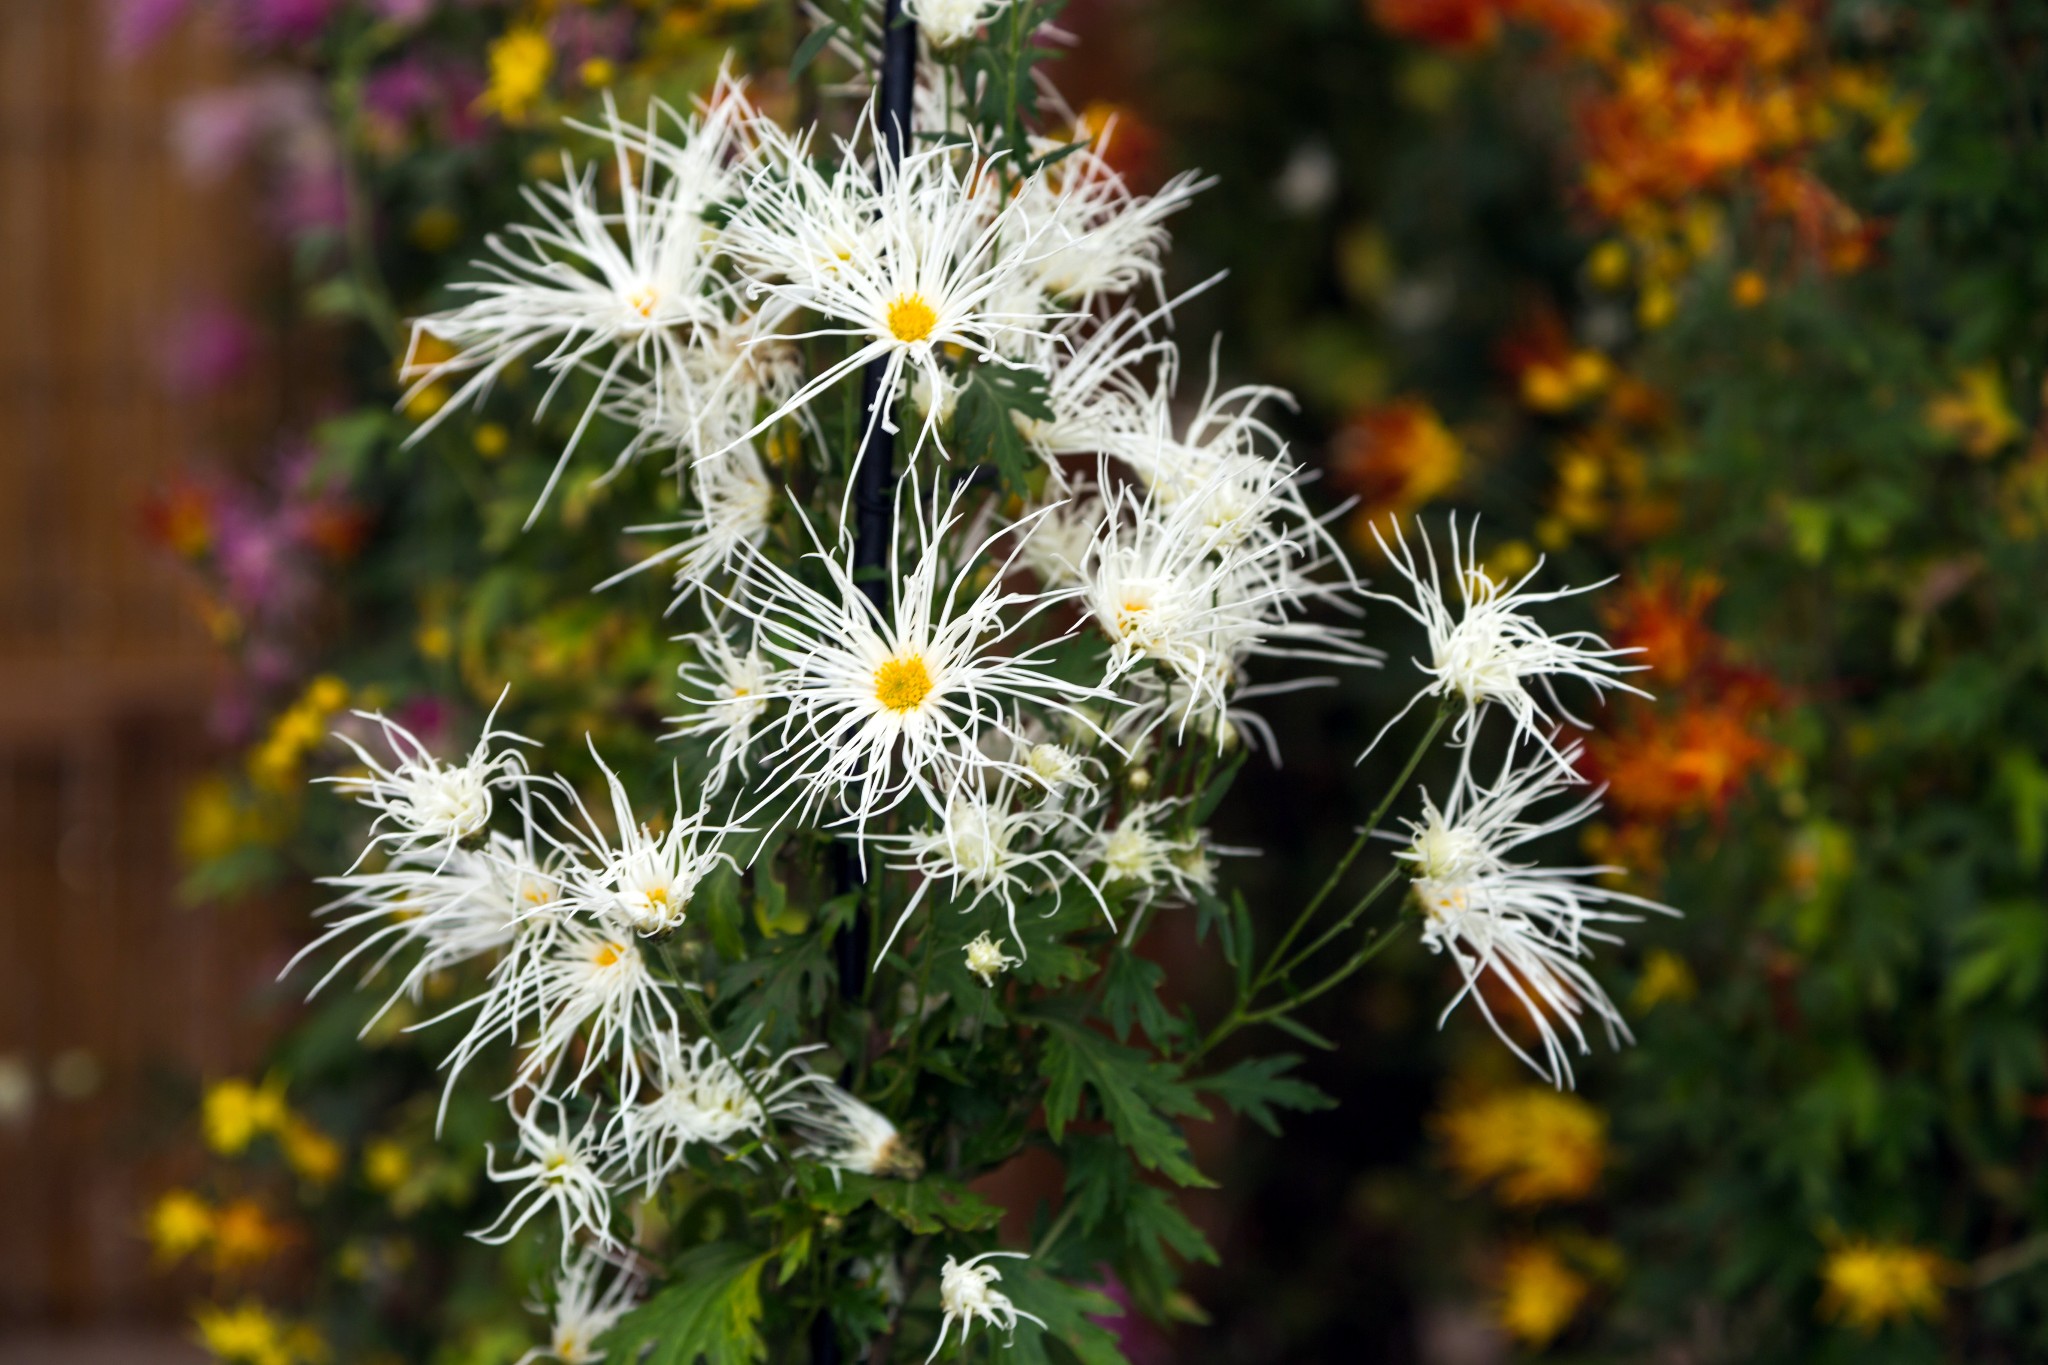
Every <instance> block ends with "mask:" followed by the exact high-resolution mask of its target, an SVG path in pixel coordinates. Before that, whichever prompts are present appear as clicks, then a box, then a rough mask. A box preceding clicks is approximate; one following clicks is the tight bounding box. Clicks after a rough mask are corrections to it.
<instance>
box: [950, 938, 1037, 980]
mask: <svg viewBox="0 0 2048 1365" xmlns="http://www.w3.org/2000/svg"><path fill="white" fill-rule="evenodd" d="M964 951H965V953H966V958H967V970H968V971H970V972H973V973H974V974H975V975H976V976H978V977H980V978H981V984H982V985H984V986H994V985H995V984H996V977H998V976H1000V975H1001V974H1002V973H1004V972H1006V971H1008V970H1009V969H1010V968H1012V967H1015V966H1018V965H1019V964H1021V963H1022V962H1023V960H1024V959H1022V958H1019V957H1011V956H1010V955H1009V954H1008V953H1005V952H1004V951H1003V946H1002V945H1001V944H1000V943H997V942H996V941H995V936H994V935H992V934H988V933H981V934H977V935H975V937H974V938H972V939H970V940H968V943H967V947H966V949H965V950H964Z"/></svg>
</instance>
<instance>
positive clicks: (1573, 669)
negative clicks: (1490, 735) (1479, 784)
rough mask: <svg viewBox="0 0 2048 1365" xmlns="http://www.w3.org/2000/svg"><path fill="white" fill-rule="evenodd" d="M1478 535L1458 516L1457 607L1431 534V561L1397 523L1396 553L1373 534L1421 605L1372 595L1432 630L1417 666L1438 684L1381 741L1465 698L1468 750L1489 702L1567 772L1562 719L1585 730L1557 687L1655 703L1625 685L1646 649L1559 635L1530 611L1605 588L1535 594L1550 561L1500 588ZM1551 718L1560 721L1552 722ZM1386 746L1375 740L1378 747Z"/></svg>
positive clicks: (1461, 726) (1426, 548) (1457, 731)
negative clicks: (1564, 681) (1566, 681)
mask: <svg viewBox="0 0 2048 1365" xmlns="http://www.w3.org/2000/svg"><path fill="white" fill-rule="evenodd" d="M1478 535H1479V528H1478V524H1477V523H1476V522H1475V523H1474V524H1473V525H1472V527H1471V528H1470V529H1469V530H1468V532H1467V533H1466V536H1465V538H1464V539H1463V540H1462V541H1461V540H1460V539H1459V536H1458V523H1457V519H1456V518H1455V517H1453V518H1452V520H1451V578H1452V580H1453V581H1454V582H1455V584H1456V585H1457V591H1458V606H1457V607H1456V608H1455V609H1453V607H1452V605H1451V604H1450V602H1449V601H1448V600H1447V599H1446V598H1445V596H1444V583H1443V576H1442V574H1441V573H1440V572H1439V570H1438V567H1437V558H1436V549H1435V547H1434V546H1433V545H1432V544H1431V543H1430V541H1429V539H1428V537H1426V536H1425V537H1423V558H1422V559H1421V561H1420V562H1418V561H1417V559H1416V557H1415V555H1414V552H1413V551H1411V550H1410V549H1409V548H1408V541H1407V538H1406V537H1405V536H1404V535H1403V534H1402V532H1401V529H1400V527H1399V526H1398V525H1396V526H1395V528H1394V541H1393V544H1392V545H1391V546H1390V545H1389V544H1388V543H1387V541H1386V538H1385V537H1384V536H1382V535H1381V534H1380V531H1379V528H1378V527H1374V528H1373V538H1374V539H1375V540H1376V541H1377V542H1378V543H1379V547H1380V550H1381V552H1382V553H1383V554H1385V555H1386V557H1387V562H1388V563H1389V564H1391V565H1393V566H1394V569H1395V571H1396V572H1398V573H1399V574H1400V575H1401V577H1403V578H1405V579H1407V580H1408V584H1409V587H1410V589H1411V597H1412V600H1411V598H1410V597H1395V596H1391V595H1389V594H1387V593H1379V592H1368V593H1367V594H1366V596H1368V597H1373V598H1377V599H1378V600H1380V601H1382V602H1390V603H1392V604H1393V605H1394V606H1396V607H1399V608H1400V609H1401V610H1402V611H1403V612H1405V613H1407V614H1408V615H1409V616H1411V617H1413V618H1414V619H1415V621H1416V622H1417V623H1418V624H1420V625H1421V626H1422V628H1423V629H1424V630H1425V631H1427V632H1428V633H1429V657H1428V659H1426V660H1424V659H1417V660H1415V666H1416V667H1417V668H1419V669H1421V670H1422V672H1423V673H1424V674H1426V675H1427V676H1428V678H1429V682H1428V683H1427V684H1425V685H1424V687H1423V689H1422V690H1421V691H1420V692H1418V693H1417V694H1416V695H1415V697H1414V698H1412V699H1411V700H1410V701H1409V703H1408V705H1407V706H1404V707H1403V708H1401V711H1400V712H1399V713H1398V714H1397V715H1395V716H1394V717H1393V719H1391V720H1389V721H1388V722H1387V724H1386V725H1385V726H1383V727H1381V730H1380V735H1385V734H1386V732H1387V730H1388V729H1391V728H1392V726H1393V724H1394V722H1395V721H1397V720H1399V719H1400V718H1401V716H1404V715H1406V714H1407V713H1408V711H1409V710H1410V709H1411V708H1413V707H1414V705H1415V703H1416V702H1418V701H1420V700H1422V699H1423V698H1424V697H1443V698H1446V699H1449V698H1457V699H1459V700H1462V701H1463V702H1464V703H1465V705H1466V709H1465V712H1464V714H1463V715H1462V716H1461V717H1459V719H1458V722H1457V724H1456V726H1455V727H1454V729H1453V731H1452V734H1453V737H1454V739H1455V740H1456V741H1457V742H1459V743H1461V744H1469V743H1470V742H1471V739H1472V736H1473V734H1474V733H1475V732H1476V730H1477V728H1478V724H1479V718H1480V716H1482V715H1483V714H1484V709H1485V708H1486V707H1487V706H1488V705H1494V706H1499V707H1500V708H1501V709H1502V710H1504V711H1506V712H1507V713H1508V715H1509V716H1510V717H1512V718H1513V721H1514V725H1515V728H1516V731H1517V733H1518V735H1522V736H1526V737H1528V738H1530V739H1533V740H1534V741H1536V743H1538V744H1540V745H1541V746H1543V749H1544V750H1545V752H1547V753H1548V754H1549V755H1550V757H1551V758H1552V759H1553V760H1555V761H1556V762H1557V763H1558V764H1559V765H1560V766H1563V767H1569V766H1570V765H1569V764H1567V763H1566V761H1565V757H1564V754H1563V752H1562V751H1561V750H1559V749H1558V747H1557V745H1556V743H1555V742H1554V741H1553V740H1552V738H1551V733H1552V731H1553V730H1554V729H1555V728H1556V725H1557V722H1558V718H1559V717H1562V718H1563V719H1564V720H1568V721H1571V722H1572V723H1573V724H1574V725H1579V726H1580V727H1581V728H1584V723H1583V722H1581V721H1579V720H1577V719H1576V718H1575V717H1574V716H1572V714H1571V713H1570V712H1569V711H1567V710H1565V709H1564V706H1563V703H1562V702H1560V701H1559V700H1558V696H1557V690H1556V682H1557V680H1558V679H1560V678H1572V679H1576V680H1578V681H1579V682H1582V683H1584V684H1585V685H1586V686H1587V687H1589V688H1591V689H1592V690H1593V692H1594V693H1595V694H1596V695H1598V694H1599V693H1602V692H1605V691H1610V690H1612V691H1621V692H1630V693H1633V694H1635V695H1636V696H1639V697H1648V696H1649V695H1650V694H1649V693H1647V692H1645V691H1643V690H1642V689H1641V688H1638V687H1635V686H1632V685H1631V684H1629V683H1628V682H1626V681H1624V680H1623V678H1622V675H1623V674H1625V673H1631V672H1636V671H1639V670H1640V669H1641V668H1642V667H1643V665H1641V664H1634V663H1628V662H1625V660H1627V659H1628V658H1629V656H1631V655H1633V654H1635V653H1638V652H1639V651H1637V650H1633V649H1611V648H1609V647H1608V645H1607V643H1606V641H1604V640H1602V639H1601V638H1600V637H1599V636H1598V635H1597V634H1595V633H1594V632H1592V631H1589V630H1578V631H1566V632H1564V633H1562V634H1558V635H1553V634H1551V633H1550V632H1549V631H1547V630H1545V629H1544V628H1543V627H1542V626H1540V625H1538V624H1537V623H1536V621H1535V619H1534V618H1533V617H1531V616H1530V615H1529V614H1528V609H1529V608H1531V607H1536V606H1542V605H1544V604H1545V603H1549V602H1555V601H1558V600H1560V599H1562V598H1566V597H1574V596H1577V595H1579V594H1580V593H1586V592H1591V591H1593V590H1594V589H1596V588H1599V587H1602V586H1604V583H1593V584H1589V585H1587V586H1586V587H1583V588H1561V589H1558V590H1556V591H1552V592H1532V591H1529V584H1530V582H1531V581H1532V580H1533V579H1534V578H1535V576H1536V574H1537V573H1538V572H1540V571H1541V569H1542V568H1543V561H1542V560H1541V559H1538V560H1537V561H1536V564H1535V565H1534V567H1532V568H1531V569H1530V570H1529V571H1528V572H1527V573H1525V574H1523V575H1522V576H1521V577H1520V578H1519V579H1517V580H1515V581H1514V582H1513V583H1512V584H1504V583H1499V582H1496V581H1494V579H1493V578H1492V577H1491V576H1490V575H1489V574H1488V573H1487V572H1486V568H1485V566H1484V565H1483V564H1481V563H1480V560H1479V550H1478ZM1606 581H1612V580H1606ZM1532 685H1534V686H1536V687H1540V688H1541V690H1542V692H1543V695H1544V699H1545V700H1546V701H1547V702H1548V703H1549V706H1548V708H1547V709H1546V707H1545V705H1544V704H1543V702H1540V701H1538V699H1537V696H1536V694H1535V692H1533V691H1531V690H1530V689H1531V686H1532ZM1552 711H1555V712H1556V713H1557V714H1556V715H1555V716H1553V715H1552V714H1551V712H1552ZM1378 742H1379V739H1378V737H1375V738H1374V740H1373V743H1374V744H1377V743H1378Z"/></svg>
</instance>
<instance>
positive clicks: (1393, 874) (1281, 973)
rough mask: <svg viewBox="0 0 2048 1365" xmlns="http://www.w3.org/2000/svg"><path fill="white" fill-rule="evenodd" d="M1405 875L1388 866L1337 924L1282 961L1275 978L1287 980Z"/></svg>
mask: <svg viewBox="0 0 2048 1365" xmlns="http://www.w3.org/2000/svg"><path fill="white" fill-rule="evenodd" d="M1403 875H1404V874H1403V869H1402V868H1400V867H1399V866H1395V867H1390V868H1388V869H1387V875H1386V876H1384V877H1381V878H1380V879H1379V881H1378V883H1377V884H1375V885H1374V886H1373V889H1372V890H1370V891H1368V892H1366V893H1365V895H1364V897H1363V898H1362V899H1360V900H1359V902H1358V903H1357V904H1356V905H1354V906H1352V907H1351V909H1350V910H1348V911H1346V912H1345V914H1344V918H1343V919H1340V920H1338V921H1337V922H1336V923H1335V924H1333V925H1331V926H1330V927H1329V928H1327V929H1325V930H1323V932H1322V933H1321V934H1318V935H1317V936H1316V941H1315V942H1313V943H1311V944H1309V945H1308V946H1307V947H1306V948H1303V949H1301V950H1300V951H1299V952H1297V953H1296V954H1295V955H1294V956H1293V957H1291V958H1289V959H1288V960H1287V961H1286V962H1283V963H1281V964H1280V965H1279V966H1278V967H1277V968H1276V969H1275V970H1274V973H1273V976H1274V979H1275V980H1278V981H1285V980H1286V979H1287V977H1288V975H1289V974H1290V973H1292V972H1293V971H1294V969H1295V968H1296V967H1299V966H1300V965H1301V964H1302V963H1304V962H1306V961H1308V960H1309V959H1310V958H1312V957H1314V956H1315V955H1316V954H1317V953H1318V952H1321V951H1322V949H1323V947H1324V946H1325V945H1326V944H1328V943H1329V942H1330V940H1332V939H1334V938H1336V937H1337V936H1338V935H1339V934H1342V933H1343V932H1344V931H1345V930H1346V929H1349V928H1350V927H1351V926H1352V925H1354V924H1356V923H1358V917H1359V916H1360V915H1362V914H1364V913H1365V912H1366V911H1367V910H1369V909H1371V908H1372V904H1373V902H1374V901H1376V900H1378V899H1379V898H1380V897H1381V896H1382V895H1384V894H1385V893H1386V890H1387V888H1388V887H1390V886H1392V885H1393V884H1394V883H1395V882H1396V881H1398V880H1400V879H1401V877H1402V876H1403Z"/></svg>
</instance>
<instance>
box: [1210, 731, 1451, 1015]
mask: <svg viewBox="0 0 2048 1365" xmlns="http://www.w3.org/2000/svg"><path fill="white" fill-rule="evenodd" d="M1450 717H1451V702H1450V701H1449V699H1446V700H1445V701H1444V702H1443V703H1442V704H1441V705H1439V706H1438V707H1437V709H1436V719H1435V720H1433V721H1431V722H1430V723H1429V729H1428V730H1426V731H1424V732H1423V736H1422V740H1421V742H1420V743H1418V744H1417V745H1416V746H1415V749H1414V752H1412V753H1410V754H1409V755H1408V761H1407V763H1405V764H1403V765H1402V768H1401V775H1400V776H1399V777H1396V778H1395V779H1394V781H1393V783H1392V784H1391V785H1390V786H1388V788H1387V794H1386V795H1385V796H1383V797H1381V798H1380V803H1379V805H1378V806H1376V807H1374V808H1373V813H1372V815H1371V816H1370V817H1369V818H1368V819H1367V820H1366V822H1365V825H1364V827H1363V828H1361V829H1360V830H1359V831H1358V837H1357V838H1356V839H1354V840H1352V841H1351V847H1350V848H1348V849H1346V850H1345V851H1344V856H1343V857H1342V858H1340V859H1338V860H1337V865H1336V866H1335V867H1333V868H1331V869H1330V875H1329V876H1328V877H1327V878H1325V879H1324V881H1323V884H1322V887H1321V888H1320V889H1319V890H1318V891H1317V892H1316V894H1315V897H1314V898H1313V899H1312V900H1310V901H1309V903H1308V904H1307V905H1306V906H1304V907H1303V908H1302V911H1301V913H1300V914H1299V915H1297V916H1296V917H1295V920H1294V924H1293V925H1292V926H1291V927H1290V928H1289V929H1288V930H1287V933H1286V934H1285V935H1284V936H1283V937H1282V938H1281V940H1280V942H1279V943H1277V944H1275V945H1274V947H1273V955H1272V957H1270V958H1269V959H1267V967H1266V969H1265V970H1262V971H1261V972H1260V973H1259V975H1258V977H1257V979H1256V980H1255V981H1254V983H1253V985H1252V988H1251V990H1250V992H1248V995H1247V998H1250V997H1252V996H1256V995H1257V994H1258V993H1259V991H1260V990H1262V989H1263V988H1264V987H1265V986H1266V985H1268V984H1270V982H1271V981H1272V964H1273V963H1277V962H1279V961H1280V960H1281V959H1282V958H1283V957H1284V956H1285V955H1286V953H1287V950H1288V948H1289V947H1291V946H1292V945H1293V943H1294V940H1295V939H1296V938H1298V937H1300V935H1301V931H1302V930H1303V929H1305V928H1307V927H1308V922H1309V920H1310V919H1311V918H1313V917H1314V915H1315V913H1316V911H1318V910H1320V909H1321V908H1322V905H1323V902H1324V901H1326V900H1328V899H1329V898H1330V893H1331V892H1333V891H1335V890H1336V889H1337V883H1338V882H1340V881H1342V880H1343V878H1344V874H1345V873H1346V872H1349V871H1350V870H1351V864H1352V863H1354V862H1356V861H1357V860H1358V855H1359V854H1360V853H1363V852H1364V851H1365V845H1366V843H1367V841H1368V840H1370V839H1371V838H1372V833H1373V831H1374V830H1375V829H1378V828H1379V824H1380V821H1382V820H1384V819H1386V818H1387V812H1388V811H1390V810H1392V809H1393V808H1394V801H1395V799H1396V798H1397V797H1399V796H1400V794H1401V789H1402V788H1403V787H1406V786H1407V785H1408V779H1409V778H1410V777H1412V776H1414V775H1415V769H1416V767H1417V766H1418V765H1419V764H1420V763H1421V762H1422V756H1423V755H1424V754H1425V753H1427V752H1429V746H1430V745H1431V744H1433V743H1435V742H1436V737H1437V736H1438V735H1439V734H1441V733H1442V732H1443V728H1444V723H1445V722H1446V721H1448V720H1449V719H1450Z"/></svg>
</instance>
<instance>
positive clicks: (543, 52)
mask: <svg viewBox="0 0 2048 1365" xmlns="http://www.w3.org/2000/svg"><path fill="white" fill-rule="evenodd" d="M489 56H490V64H491V84H490V88H489V89H487V90H485V91H484V93H483V94H482V95H481V96H479V97H478V99H477V107H478V108H479V109H483V110H485V111H487V112H490V113H494V114H496V115H497V116H498V117H499V118H501V119H503V120H504V121H505V122H507V123H524V122H525V121H526V118H527V115H528V114H529V113H531V112H532V110H533V104H534V101H535V100H538V99H539V98H540V97H541V96H542V95H543V94H545V93H546V92H547V88H548V76H549V75H550V74H551V73H552V72H553V71H554V69H555V49H554V47H553V46H552V45H551V44H550V43H549V42H548V39H547V35H546V34H545V33H542V32H541V31H540V30H539V29H537V28H515V29H511V30H509V31H508V32H507V33H506V34H505V35H504V36H503V37H501V38H499V39H498V40H497V41H496V42H493V43H492V44H491V47H490V54H489Z"/></svg>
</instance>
